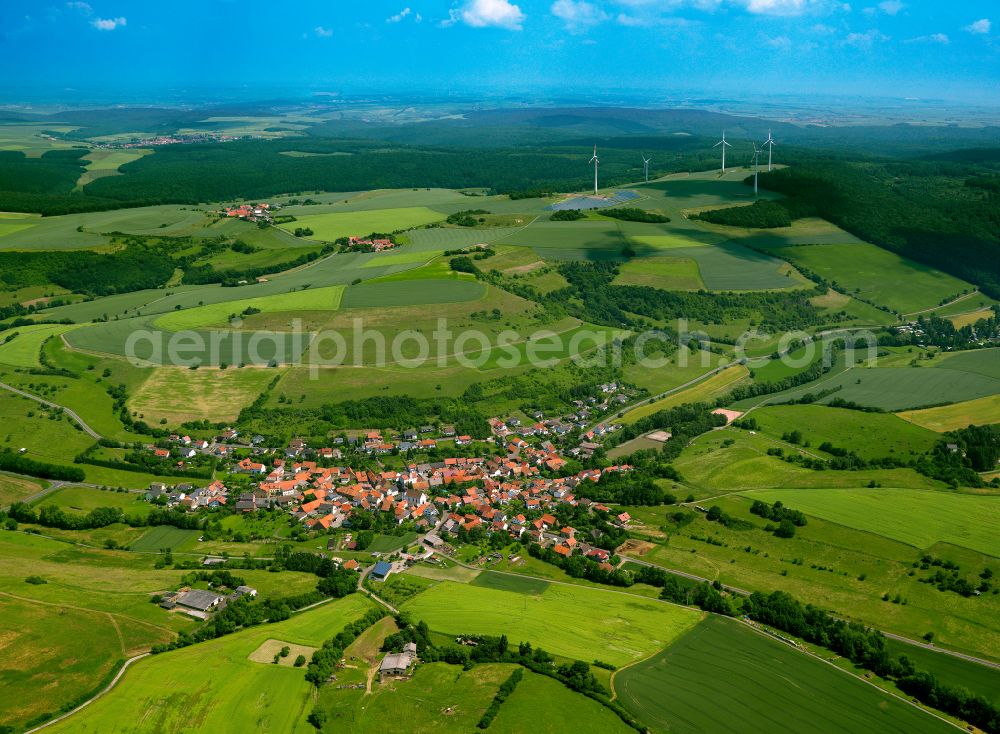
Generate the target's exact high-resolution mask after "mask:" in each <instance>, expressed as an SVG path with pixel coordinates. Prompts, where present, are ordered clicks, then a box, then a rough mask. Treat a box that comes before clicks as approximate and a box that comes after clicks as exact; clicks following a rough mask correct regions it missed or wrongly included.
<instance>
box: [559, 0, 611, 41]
mask: <svg viewBox="0 0 1000 734" xmlns="http://www.w3.org/2000/svg"><path fill="white" fill-rule="evenodd" d="M552 15H554V16H555V17H557V18H559V19H560V20H561V21H562V22H563V23H565V24H566V28H567V29H569V30H570V31H571V32H574V33H575V32H578V31H583V30H586V29H587V28H590V27H592V26H595V25H598V24H599V23H603V22H604V21H606V20H607V19H608V14H607V13H605V12H604V11H603V10H601V9H600V8H598V7H596V6H595V5H592V4H590V3H588V2H585V1H584V0H556V1H555V2H554V3H552Z"/></svg>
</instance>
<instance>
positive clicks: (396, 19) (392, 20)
mask: <svg viewBox="0 0 1000 734" xmlns="http://www.w3.org/2000/svg"><path fill="white" fill-rule="evenodd" d="M411 12H413V11H411V10H410V9H409V8H403V9H402V10H400V11H399V12H398V13H396V14H395V15H390V16H389V17H388V18H386V19H385V22H386V23H398V22H399V21H401V20H403V18H405V17H406V16H408V15H409V14H410V13H411Z"/></svg>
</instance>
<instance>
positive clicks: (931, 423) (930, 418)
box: [896, 395, 1000, 433]
mask: <svg viewBox="0 0 1000 734" xmlns="http://www.w3.org/2000/svg"><path fill="white" fill-rule="evenodd" d="M896 415H898V416H899V417H900V418H902V419H903V420H905V421H909V422H910V423H913V424H915V425H918V426H922V427H924V428H927V429H929V430H931V431H937V432H938V433H944V432H945V431H954V430H957V429H959V428H965V427H966V426H971V425H977V426H982V425H988V424H991V423H1000V395H990V396H988V397H985V398H979V399H978V400H969V401H967V402H963V403H953V404H952V405H942V406H941V407H938V408H925V409H924V410H905V411H903V412H901V413H897V414H896Z"/></svg>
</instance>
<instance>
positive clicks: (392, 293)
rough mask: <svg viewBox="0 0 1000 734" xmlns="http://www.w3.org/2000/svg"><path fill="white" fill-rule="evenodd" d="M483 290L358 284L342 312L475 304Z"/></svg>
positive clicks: (458, 284) (435, 283)
mask: <svg viewBox="0 0 1000 734" xmlns="http://www.w3.org/2000/svg"><path fill="white" fill-rule="evenodd" d="M485 294H486V288H485V287H484V286H483V285H482V284H481V283H477V282H476V281H471V280H456V279H449V280H435V279H431V280H425V279H419V280H412V281H411V280H401V281H392V282H389V283H361V284H359V285H352V286H350V287H348V289H347V292H346V293H345V294H344V299H343V307H344V308H380V307H384V306H419V305H427V304H434V303H463V302H465V301H475V300H477V299H479V298H482V297H483V296H484V295H485Z"/></svg>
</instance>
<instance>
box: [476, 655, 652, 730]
mask: <svg viewBox="0 0 1000 734" xmlns="http://www.w3.org/2000/svg"><path fill="white" fill-rule="evenodd" d="M528 722H530V724H529V723H528ZM526 726H527V727H529V728H530V731H531V732H532V734H565V732H574V734H591V733H592V734H628V733H629V732H632V731H633V729H631V728H630V727H629V726H627V725H626V724H625V723H624V722H623V721H622V720H621V719H619V718H618V717H617V716H615V714H613V713H612V712H611V711H610V710H609V709H607V708H605V707H604V706H601V704H599V703H597V701H593V700H591V699H589V698H586V697H584V696H581V695H580V694H578V693H574V692H573V691H571V690H570V689H569V688H567V687H566V686H564V685H563V684H562V683H559V682H558V681H554V680H552V679H551V678H548V677H546V676H543V675H538V674H537V673H531V672H528V671H525V673H524V678H523V679H522V680H521V682H520V683H518V684H517V688H516V689H514V693H513V694H512V695H511V696H510V698H508V699H507V700H506V701H505V702H504V703H503V705H502V706H501V707H500V714H499V715H498V716H497V717H496V719H494V721H493V723H492V724H491V725H490V728H489V731H490V732H493V734H521V733H522V732H524V731H525V727H526Z"/></svg>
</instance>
